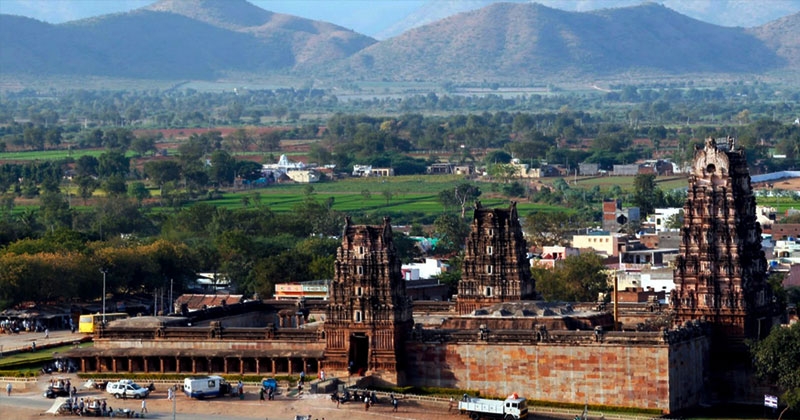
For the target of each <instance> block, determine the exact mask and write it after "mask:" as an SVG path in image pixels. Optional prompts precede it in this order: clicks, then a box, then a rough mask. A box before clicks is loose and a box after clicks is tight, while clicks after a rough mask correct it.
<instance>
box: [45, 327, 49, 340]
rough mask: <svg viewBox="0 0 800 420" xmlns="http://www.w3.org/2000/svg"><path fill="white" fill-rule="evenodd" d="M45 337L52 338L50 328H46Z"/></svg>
mask: <svg viewBox="0 0 800 420" xmlns="http://www.w3.org/2000/svg"><path fill="white" fill-rule="evenodd" d="M44 338H50V329H49V328H45V329H44Z"/></svg>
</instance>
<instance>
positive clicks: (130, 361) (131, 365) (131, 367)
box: [128, 356, 133, 372]
mask: <svg viewBox="0 0 800 420" xmlns="http://www.w3.org/2000/svg"><path fill="white" fill-rule="evenodd" d="M128 372H133V358H132V357H130V356H128Z"/></svg>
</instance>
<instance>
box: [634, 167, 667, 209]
mask: <svg viewBox="0 0 800 420" xmlns="http://www.w3.org/2000/svg"><path fill="white" fill-rule="evenodd" d="M660 192H661V189H660V188H658V185H656V176H655V174H638V175H636V177H635V178H634V179H633V202H634V204H636V206H637V207H639V211H640V212H641V213H642V216H646V215H648V214H653V212H654V211H655V207H656V206H657V205H660V202H659V200H658V197H659V196H661V194H659V193H660Z"/></svg>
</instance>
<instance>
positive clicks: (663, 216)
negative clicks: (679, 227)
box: [645, 207, 683, 232]
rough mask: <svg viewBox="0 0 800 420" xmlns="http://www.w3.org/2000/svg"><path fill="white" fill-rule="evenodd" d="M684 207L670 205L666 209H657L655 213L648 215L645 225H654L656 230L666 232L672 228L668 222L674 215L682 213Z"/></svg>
mask: <svg viewBox="0 0 800 420" xmlns="http://www.w3.org/2000/svg"><path fill="white" fill-rule="evenodd" d="M681 211H683V209H682V208H677V207H670V208H666V209H655V213H653V214H651V215H649V216H647V220H646V221H645V226H647V227H652V228H653V229H655V231H656V232H666V231H668V230H670V229H669V228H668V227H667V222H668V221H669V220H670V218H672V217H673V216H676V215H678V214H680V212H681Z"/></svg>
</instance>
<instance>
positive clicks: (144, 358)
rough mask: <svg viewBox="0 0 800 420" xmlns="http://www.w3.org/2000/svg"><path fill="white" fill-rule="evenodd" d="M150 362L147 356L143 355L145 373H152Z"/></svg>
mask: <svg viewBox="0 0 800 420" xmlns="http://www.w3.org/2000/svg"><path fill="white" fill-rule="evenodd" d="M148 362H149V361H148V360H147V356H144V357H142V364H143V365H144V366H143V367H144V373H150V369H148V368H149V366H148V365H149V363H148Z"/></svg>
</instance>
